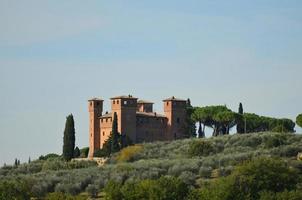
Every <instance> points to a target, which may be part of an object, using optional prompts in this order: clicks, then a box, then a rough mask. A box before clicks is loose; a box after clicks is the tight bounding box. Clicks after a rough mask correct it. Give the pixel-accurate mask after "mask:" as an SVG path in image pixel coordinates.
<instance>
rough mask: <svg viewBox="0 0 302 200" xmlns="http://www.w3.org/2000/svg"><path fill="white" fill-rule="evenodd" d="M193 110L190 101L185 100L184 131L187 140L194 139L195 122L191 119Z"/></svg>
mask: <svg viewBox="0 0 302 200" xmlns="http://www.w3.org/2000/svg"><path fill="white" fill-rule="evenodd" d="M194 111H195V108H194V107H193V106H192V105H191V100H190V99H188V100H187V104H186V131H185V135H186V137H187V138H190V137H196V127H195V121H194V120H193V119H192V115H193V113H194Z"/></svg>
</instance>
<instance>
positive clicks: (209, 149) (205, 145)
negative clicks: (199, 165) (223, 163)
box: [188, 140, 214, 157]
mask: <svg viewBox="0 0 302 200" xmlns="http://www.w3.org/2000/svg"><path fill="white" fill-rule="evenodd" d="M188 153H189V155H190V156H199V157H201V156H208V155H209V154H210V153H214V152H213V146H212V144H211V142H209V141H207V140H195V141H193V142H192V143H191V144H190V147H189V150H188Z"/></svg>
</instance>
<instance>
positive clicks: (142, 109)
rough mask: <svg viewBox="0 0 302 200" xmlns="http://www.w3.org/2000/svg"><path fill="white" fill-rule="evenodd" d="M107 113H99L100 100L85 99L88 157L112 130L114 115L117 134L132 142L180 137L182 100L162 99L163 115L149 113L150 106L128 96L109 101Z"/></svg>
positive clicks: (182, 130) (183, 115)
mask: <svg viewBox="0 0 302 200" xmlns="http://www.w3.org/2000/svg"><path fill="white" fill-rule="evenodd" d="M110 101H111V112H106V113H104V114H103V102H104V101H103V100H102V99H98V98H93V99H90V100H88V110H89V157H90V158H91V157H93V155H94V152H95V151H96V150H98V149H101V148H102V147H103V144H104V143H105V141H106V140H107V139H108V138H109V136H110V134H111V131H112V122H113V114H114V113H116V114H117V121H118V132H119V133H120V134H122V135H123V136H127V137H129V138H130V140H131V141H132V142H133V143H142V142H152V141H161V140H173V139H179V138H183V137H184V134H185V130H186V126H187V124H186V104H187V102H186V100H182V99H178V98H175V97H171V98H168V99H165V100H163V103H164V114H158V113H156V112H153V103H152V102H150V101H144V100H138V98H135V97H133V96H131V95H128V96H117V97H113V98H111V99H110Z"/></svg>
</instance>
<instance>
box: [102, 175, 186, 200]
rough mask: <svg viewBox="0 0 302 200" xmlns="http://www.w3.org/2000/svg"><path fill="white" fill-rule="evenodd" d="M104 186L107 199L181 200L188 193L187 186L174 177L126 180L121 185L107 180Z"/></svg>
mask: <svg viewBox="0 0 302 200" xmlns="http://www.w3.org/2000/svg"><path fill="white" fill-rule="evenodd" d="M107 185H109V186H106V187H105V191H106V197H107V196H108V199H126V200H128V199H129V200H130V199H131V200H140V199H162V200H178V199H179V200H183V199H185V198H186V196H187V195H188V193H189V189H188V186H187V185H186V184H185V183H184V182H182V181H181V180H180V179H177V178H174V177H161V178H159V179H158V180H149V179H147V180H143V181H140V182H137V183H133V182H128V183H126V184H124V185H123V186H122V187H121V185H120V184H118V183H113V182H109V183H108V184H107Z"/></svg>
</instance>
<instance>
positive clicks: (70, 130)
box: [63, 114, 75, 160]
mask: <svg viewBox="0 0 302 200" xmlns="http://www.w3.org/2000/svg"><path fill="white" fill-rule="evenodd" d="M74 146H75V129H74V119H73V115H72V114H70V115H69V116H67V118H66V124H65V130H64V139H63V157H64V159H65V160H71V159H72V158H73V157H74V155H73V153H74Z"/></svg>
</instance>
